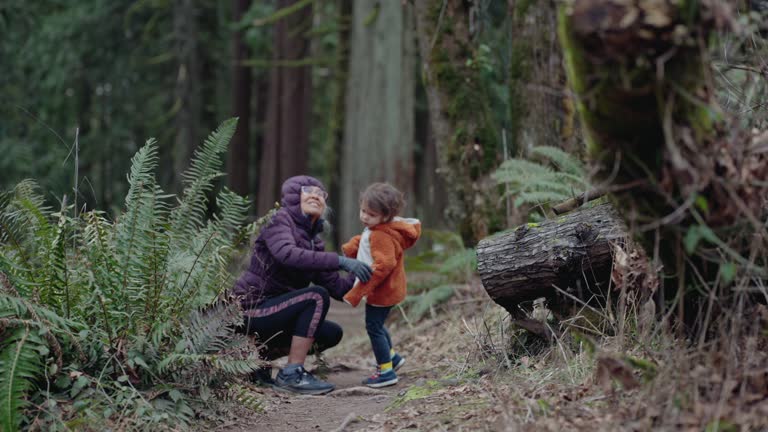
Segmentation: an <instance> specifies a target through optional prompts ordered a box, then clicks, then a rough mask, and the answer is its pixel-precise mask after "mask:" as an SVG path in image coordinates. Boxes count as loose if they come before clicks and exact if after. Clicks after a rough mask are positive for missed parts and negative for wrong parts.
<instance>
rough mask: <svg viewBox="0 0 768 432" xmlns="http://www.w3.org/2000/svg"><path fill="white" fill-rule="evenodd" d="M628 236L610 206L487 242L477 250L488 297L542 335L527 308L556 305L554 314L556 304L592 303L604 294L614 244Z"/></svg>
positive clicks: (578, 212) (523, 228)
mask: <svg viewBox="0 0 768 432" xmlns="http://www.w3.org/2000/svg"><path fill="white" fill-rule="evenodd" d="M626 237H627V230H626V228H625V227H624V224H623V222H621V219H620V217H619V215H618V213H617V212H616V210H615V209H614V208H613V207H612V206H611V205H610V204H600V205H597V206H594V207H591V208H581V209H578V210H576V211H574V212H572V213H568V214H565V215H562V216H558V217H557V218H554V219H550V220H547V221H545V222H542V223H538V224H532V223H529V224H525V225H522V226H520V227H518V228H517V229H515V230H513V231H507V232H504V233H500V234H497V235H494V236H491V237H488V238H485V239H483V240H481V241H480V242H479V243H478V245H477V249H476V250H477V268H478V273H479V274H480V278H481V280H482V282H483V286H484V287H485V290H486V292H487V293H488V295H489V296H490V297H491V298H492V299H493V300H494V301H495V302H496V303H498V304H499V305H501V306H502V307H504V308H505V309H506V310H507V311H509V313H510V314H511V315H512V318H513V320H517V321H518V322H516V323H517V324H519V325H521V326H522V327H524V328H528V329H529V330H531V331H533V332H534V333H539V334H542V333H546V332H543V331H542V328H544V327H546V326H542V324H541V323H539V324H536V322H535V320H527V321H526V317H527V314H526V311H525V309H528V310H530V309H531V307H532V304H533V300H535V299H537V298H540V297H544V298H547V299H548V300H550V309H552V310H553V311H556V307H553V305H557V304H558V303H563V304H564V303H565V302H563V301H562V300H564V299H566V298H570V299H571V302H572V299H573V298H574V297H575V298H578V299H581V300H583V301H585V302H586V301H588V300H589V299H590V298H591V297H593V295H595V294H596V295H598V296H601V295H604V294H605V289H606V288H607V287H608V285H609V280H610V276H611V266H612V263H613V256H612V252H613V245H614V244H615V243H617V242H621V243H624V241H625V239H626ZM555 287H557V288H555ZM531 321H534V322H531ZM531 326H532V327H536V328H529V327H531Z"/></svg>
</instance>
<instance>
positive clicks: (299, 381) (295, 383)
mask: <svg viewBox="0 0 768 432" xmlns="http://www.w3.org/2000/svg"><path fill="white" fill-rule="evenodd" d="M275 388H276V389H278V390H285V391H289V392H293V393H300V394H307V395H321V394H325V393H328V392H330V391H333V389H335V388H336V386H335V385H333V384H331V383H329V382H325V381H323V380H319V379H317V378H315V376H314V375H312V374H311V373H309V372H307V371H306V370H304V368H303V367H299V368H298V369H296V371H295V372H293V373H291V374H283V371H282V370H280V372H278V373H277V378H276V379H275Z"/></svg>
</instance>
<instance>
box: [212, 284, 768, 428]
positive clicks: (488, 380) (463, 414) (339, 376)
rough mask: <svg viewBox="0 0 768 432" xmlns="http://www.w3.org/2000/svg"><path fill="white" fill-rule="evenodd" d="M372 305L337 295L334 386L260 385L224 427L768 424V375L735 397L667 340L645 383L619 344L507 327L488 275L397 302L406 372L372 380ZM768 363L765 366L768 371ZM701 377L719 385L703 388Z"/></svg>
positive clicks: (330, 364) (332, 315)
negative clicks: (368, 317) (435, 299)
mask: <svg viewBox="0 0 768 432" xmlns="http://www.w3.org/2000/svg"><path fill="white" fill-rule="evenodd" d="M363 310H364V309H363V308H357V309H353V308H351V307H350V306H348V305H346V304H341V303H337V302H334V305H333V306H332V308H331V311H330V312H329V319H331V320H333V321H336V322H339V323H340V324H341V325H342V326H343V327H344V329H345V337H344V340H343V341H342V343H341V344H340V345H339V346H338V347H335V348H334V349H332V350H329V351H328V352H327V353H326V354H325V356H324V363H325V365H322V366H319V367H318V365H317V364H314V363H313V362H312V361H310V362H309V363H308V365H307V366H308V369H309V370H313V368H317V369H316V372H317V374H318V375H319V376H322V377H323V378H324V379H327V380H328V381H330V382H332V383H334V384H336V390H335V391H333V392H332V393H330V394H328V395H324V396H300V395H293V394H289V393H285V392H281V391H277V390H273V389H266V388H255V390H254V391H256V392H258V393H259V394H260V395H261V400H262V402H263V404H262V407H261V409H260V410H259V412H252V411H251V412H247V413H243V414H242V415H238V416H235V417H233V418H231V419H230V420H229V421H227V422H224V423H223V424H220V425H219V426H218V427H216V428H215V429H214V430H217V431H228V432H244V431H275V432H284V431H399V430H419V431H425V430H430V431H431V430H459V431H461V430H465V431H542V430H544V431H560V430H588V431H591V432H594V431H615V430H627V431H646V430H691V431H693V430H697V431H702V430H706V431H717V430H721V431H731V430H733V431H736V430H766V431H768V387H766V386H768V384H766V382H762V383H758V385H762V386H764V388H760V389H758V391H757V392H756V393H758V394H759V395H762V396H761V397H760V396H758V397H756V396H755V395H754V393H755V392H752V397H751V398H747V399H744V398H737V397H735V396H733V397H732V396H731V395H730V393H729V392H731V391H732V388H731V389H730V390H728V389H726V390H722V391H720V392H719V393H718V392H717V389H721V388H724V387H718V385H717V383H718V382H720V383H721V384H722V382H723V381H722V380H719V379H717V377H716V376H715V375H717V374H716V373H714V372H713V371H712V368H713V367H715V366H712V364H710V362H707V361H705V360H702V364H704V365H705V366H701V367H697V368H692V367H691V365H690V363H687V364H685V367H682V368H681V367H679V365H680V363H679V362H683V363H686V362H688V361H689V358H688V357H686V358H682V357H676V360H675V359H673V358H672V357H673V356H674V355H675V353H677V352H678V351H680V350H676V349H674V348H667V349H666V350H665V351H664V352H665V353H667V354H668V355H669V357H666V358H664V359H661V358H659V357H658V356H655V357H654V356H653V355H651V354H648V356H651V357H653V359H652V360H651V361H652V362H654V363H655V364H657V365H662V364H664V363H665V362H666V363H667V364H668V365H669V366H670V367H669V368H665V370H666V369H669V373H668V372H665V370H661V369H659V370H656V371H655V373H656V374H657V377H656V379H655V380H653V382H650V383H647V382H646V383H644V384H641V383H640V382H641V381H642V378H643V374H642V373H640V372H642V371H638V370H632V369H626V367H625V366H623V365H626V362H623V361H621V355H612V356H605V355H603V356H596V355H595V354H594V353H590V352H588V351H589V350H587V349H582V348H583V343H574V342H573V341H570V342H566V341H558V342H557V343H555V344H554V345H551V346H546V345H543V344H535V343H533V344H532V343H530V341H528V342H526V341H525V340H524V338H525V335H524V334H522V333H513V334H509V328H508V327H509V321H508V314H507V313H506V311H504V310H503V309H501V308H500V307H498V306H497V305H495V304H494V303H493V302H492V301H490V299H488V297H487V295H485V293H484V292H483V290H482V287H481V286H480V284H479V283H478V282H473V283H471V284H469V285H467V289H466V292H463V293H459V295H457V296H456V297H454V298H453V299H452V300H449V301H448V302H447V303H445V304H443V305H441V306H439V307H437V308H435V310H434V311H432V314H431V316H429V317H427V318H424V319H422V320H420V321H419V322H418V323H409V322H408V321H406V320H404V319H403V318H402V314H400V313H399V311H398V310H397V309H393V314H392V315H393V316H392V317H390V320H389V329H390V333H391V335H392V338H393V340H394V343H395V345H396V348H397V350H398V352H399V353H401V355H403V356H405V357H406V363H405V365H404V366H403V368H402V369H400V371H398V377H399V379H400V381H399V383H398V384H397V385H395V386H392V387H387V388H383V389H371V388H367V387H363V386H361V385H360V381H361V380H362V379H363V378H364V377H365V376H368V375H370V374H371V373H372V372H373V369H374V366H373V364H374V362H373V355H372V353H371V350H370V345H369V342H368V339H367V336H366V335H365V330H364V327H363ZM510 341H512V342H511V343H509V342H510ZM615 343H616V341H615V340H612V339H611V338H605V340H602V341H601V342H600V347H599V350H601V351H602V352H608V351H610V350H611V349H612V348H611V345H612V344H615ZM639 349H641V350H642V349H644V348H642V347H640V348H639ZM526 350H531V351H530V352H527V351H526ZM513 351H514V352H513ZM626 352H627V351H626V350H625V351H623V353H626ZM625 358H626V357H625ZM762 358H764V357H762ZM606 359H608V360H606ZM676 364H677V365H678V366H675V365H676ZM279 365H280V363H277V364H276V365H275V366H276V367H277V366H279ZM765 366H766V365H765V364H763V367H762V369H760V370H766V371H768V369H765ZM702 368H703V369H702ZM697 374H698V375H697ZM627 375H628V376H627ZM702 375H703V376H702ZM710 377H711V378H710ZM765 378H768V372H766V375H765ZM732 379H736V377H732ZM617 383H619V384H617ZM701 386H705V387H707V388H710V391H709V393H712V395H710V397H707V396H706V395H707V394H708V393H707V392H705V391H703V390H702V391H699V389H700V388H701ZM691 388H693V389H695V390H693V391H690V392H688V390H690V389H691ZM687 392H688V393H687ZM700 394H701V395H702V396H701V397H700ZM208 431H210V429H208Z"/></svg>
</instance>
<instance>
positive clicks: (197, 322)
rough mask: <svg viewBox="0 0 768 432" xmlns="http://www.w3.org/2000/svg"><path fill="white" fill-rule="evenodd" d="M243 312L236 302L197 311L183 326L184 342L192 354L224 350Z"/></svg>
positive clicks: (214, 305)
mask: <svg viewBox="0 0 768 432" xmlns="http://www.w3.org/2000/svg"><path fill="white" fill-rule="evenodd" d="M241 320H242V311H241V309H240V306H239V305H238V304H237V303H236V302H231V303H226V302H222V301H218V302H216V303H214V304H213V305H211V306H210V307H208V308H206V309H204V310H195V311H193V312H192V314H191V315H190V317H189V319H188V323H187V324H186V325H184V326H183V333H182V334H183V340H184V342H185V345H186V348H187V350H188V351H189V352H191V353H196V354H205V353H211V352H217V351H220V350H222V349H224V348H225V347H226V345H227V342H228V339H229V337H231V335H232V334H233V333H234V332H233V329H232V326H233V325H237V324H240V321H241Z"/></svg>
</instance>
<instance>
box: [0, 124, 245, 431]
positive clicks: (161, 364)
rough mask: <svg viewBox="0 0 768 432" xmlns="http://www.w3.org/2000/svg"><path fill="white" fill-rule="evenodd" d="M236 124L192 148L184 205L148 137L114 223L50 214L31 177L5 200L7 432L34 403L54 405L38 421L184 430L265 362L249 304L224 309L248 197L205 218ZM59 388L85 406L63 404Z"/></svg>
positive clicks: (231, 200)
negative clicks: (251, 327) (250, 327)
mask: <svg viewBox="0 0 768 432" xmlns="http://www.w3.org/2000/svg"><path fill="white" fill-rule="evenodd" d="M235 125H236V121H235V120H229V121H226V122H224V123H223V124H222V125H221V127H220V128H219V129H217V130H216V131H215V132H213V133H212V134H211V136H210V137H209V138H208V139H207V140H206V141H205V144H204V145H203V147H202V148H201V150H200V151H198V152H196V153H195V157H194V160H193V161H192V163H191V168H190V169H189V170H188V171H187V172H186V173H185V176H184V179H185V183H186V188H185V190H184V192H183V193H182V197H181V199H179V200H174V199H173V198H174V196H173V195H169V194H165V193H164V192H163V191H162V189H161V188H160V186H159V185H158V182H157V180H156V178H155V175H154V172H155V171H156V169H157V166H158V147H157V143H156V142H155V140H149V141H147V143H146V144H145V145H144V146H143V147H142V148H141V149H139V150H138V151H137V152H136V155H135V156H134V157H133V159H132V166H131V170H130V173H129V175H128V193H127V196H126V199H125V206H124V210H123V212H122V214H121V215H119V216H118V217H117V219H116V220H115V221H110V220H109V219H108V218H107V217H106V214H105V213H104V212H100V211H89V212H84V213H81V214H78V215H77V216H73V215H72V212H71V210H72V206H68V205H67V204H66V203H63V204H62V208H61V211H59V212H57V213H53V212H52V211H51V210H50V209H48V208H46V207H45V206H44V201H43V199H42V197H41V195H40V194H39V193H38V192H37V186H36V184H35V183H34V182H32V181H24V182H21V183H20V184H19V185H17V186H16V187H15V188H14V189H13V190H11V191H8V192H6V193H3V194H2V195H0V227H2V231H0V238H2V243H1V244H0V281H2V282H3V286H2V291H0V334H1V335H2V336H3V337H2V338H1V339H2V341H3V342H2V343H1V344H0V362H1V364H0V366H2V367H0V371H1V372H0V389H2V390H3V398H2V409H3V415H2V417H3V421H4V422H6V423H4V425H3V430H12V429H15V428H16V427H17V426H19V425H20V424H21V423H20V422H21V421H22V420H21V419H22V413H23V411H24V410H25V409H30V410H34V409H35V408H33V407H34V406H38V407H43V406H46V407H47V408H48V409H47V411H46V413H45V414H44V415H43V414H42V413H38V414H40V415H43V417H44V418H46V419H47V420H45V421H49V422H51V424H54V423H57V422H60V421H62V420H65V421H67V422H70V421H71V422H74V423H72V424H78V422H79V421H81V420H83V421H86V422H88V419H91V420H92V419H93V417H94V416H95V417H97V418H99V419H101V421H110V419H112V418H113V417H114V416H118V417H120V418H121V419H122V418H124V417H128V418H132V419H134V420H135V424H130V425H129V428H134V427H135V428H143V427H147V424H145V423H148V424H153V425H156V426H161V425H165V426H169V425H173V424H177V423H178V424H187V423H188V422H189V421H191V419H192V418H193V417H194V409H193V408H194V407H196V406H199V404H200V402H201V401H202V400H203V399H206V397H205V396H204V395H210V390H211V388H214V387H217V386H221V385H222V384H223V383H225V382H227V380H230V379H231V378H232V377H233V376H236V375H242V374H246V373H248V372H250V371H252V370H253V369H255V368H256V367H258V365H259V360H258V358H257V357H256V356H255V354H253V353H254V352H255V350H254V349H253V347H251V346H249V344H250V343H251V342H250V340H249V339H247V338H245V337H244V336H241V335H235V334H234V330H233V328H234V325H235V324H237V323H239V322H240V317H241V310H240V308H239V305H238V304H237V302H232V303H230V302H226V301H222V300H219V301H215V300H216V299H217V298H220V297H221V296H220V294H221V293H222V292H223V290H224V289H225V288H226V287H229V286H231V284H232V276H231V275H230V273H229V272H228V271H227V266H228V264H229V262H230V260H231V256H232V254H233V251H234V250H235V248H236V247H237V246H238V244H239V243H240V242H241V241H243V240H244V239H246V238H247V233H248V232H252V231H253V229H254V228H253V227H249V226H244V223H245V219H246V214H247V210H248V202H247V200H245V199H244V198H242V197H240V196H238V195H236V194H234V193H232V192H231V191H228V190H226V189H223V190H222V191H221V192H220V193H219V194H218V196H217V197H216V204H217V208H218V212H217V213H216V214H214V215H213V216H212V217H211V218H207V217H206V214H207V206H208V201H207V200H208V198H207V197H208V195H209V194H210V193H211V192H212V191H213V181H214V180H215V179H216V178H217V177H218V176H219V175H220V170H221V166H222V163H223V162H222V157H223V155H224V154H225V153H226V148H227V144H228V142H229V139H230V138H231V136H232V133H233V132H234V129H235ZM174 202H175V204H174ZM183 317H186V318H183ZM45 388H49V389H50V392H48V391H46V392H42V389H45ZM51 393H54V394H57V393H60V394H62V395H66V396H64V397H65V398H74V404H75V408H76V409H74V410H73V411H71V412H69V411H66V410H58V409H55V407H53V406H52V405H51V404H52V403H53V404H54V405H55V399H52V394H51ZM32 399H34V402H35V403H34V404H33V405H28V402H29V401H30V400H32ZM51 401H53V402H51ZM56 413H58V414H56ZM57 415H58V416H60V417H64V416H68V418H58V417H56V416H57ZM46 416H47V417H46ZM134 420H131V421H134ZM121 421H122V420H121ZM165 426H163V427H165Z"/></svg>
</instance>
